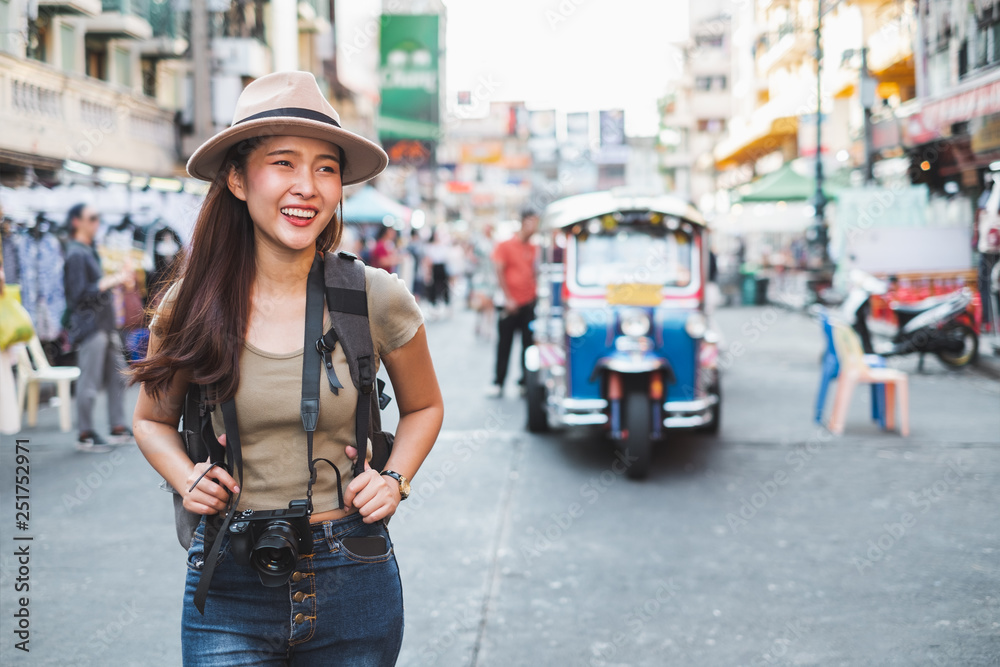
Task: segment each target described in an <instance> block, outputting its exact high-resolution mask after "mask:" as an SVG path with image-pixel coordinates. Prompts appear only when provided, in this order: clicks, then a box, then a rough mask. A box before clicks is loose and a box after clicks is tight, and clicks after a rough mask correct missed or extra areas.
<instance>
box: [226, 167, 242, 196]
mask: <svg viewBox="0 0 1000 667" xmlns="http://www.w3.org/2000/svg"><path fill="white" fill-rule="evenodd" d="M226 184H227V185H228V186H229V191H230V192H232V193H233V196H234V197H236V198H237V199H239V200H242V201H246V200H247V193H246V189H245V187H244V185H243V176H242V175H241V174H240V173H239V172H238V171H237V170H236V169H230V170H229V176H227V177H226Z"/></svg>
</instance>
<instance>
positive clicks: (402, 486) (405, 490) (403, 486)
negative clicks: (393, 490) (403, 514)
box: [399, 475, 410, 498]
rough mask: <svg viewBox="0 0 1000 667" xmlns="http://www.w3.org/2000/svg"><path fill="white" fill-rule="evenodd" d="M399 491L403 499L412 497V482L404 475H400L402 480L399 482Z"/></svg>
mask: <svg viewBox="0 0 1000 667" xmlns="http://www.w3.org/2000/svg"><path fill="white" fill-rule="evenodd" d="M399 491H400V493H401V494H402V496H403V498H406V497H407V496H409V495H410V482H409V480H407V479H406V478H405V477H403V476H402V475H400V480H399Z"/></svg>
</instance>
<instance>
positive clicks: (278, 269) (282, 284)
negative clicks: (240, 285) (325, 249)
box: [255, 246, 316, 295]
mask: <svg viewBox="0 0 1000 667" xmlns="http://www.w3.org/2000/svg"><path fill="white" fill-rule="evenodd" d="M315 254H316V251H315V250H314V249H312V248H310V249H307V250H303V251H298V252H289V253H275V252H269V251H268V250H267V249H265V248H262V247H261V246H258V247H257V278H256V284H255V288H256V289H257V290H259V291H262V292H265V293H269V294H285V295H292V294H299V293H302V292H304V291H305V289H306V284H307V282H308V278H309V269H310V268H311V267H312V263H313V258H314V257H315Z"/></svg>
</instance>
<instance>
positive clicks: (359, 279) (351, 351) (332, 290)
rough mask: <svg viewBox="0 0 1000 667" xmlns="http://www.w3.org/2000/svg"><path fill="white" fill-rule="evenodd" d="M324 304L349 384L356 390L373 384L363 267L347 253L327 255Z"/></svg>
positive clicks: (373, 361) (373, 369) (371, 347)
mask: <svg viewBox="0 0 1000 667" xmlns="http://www.w3.org/2000/svg"><path fill="white" fill-rule="evenodd" d="M324 264H325V271H326V276H325V278H326V305H327V308H329V309H330V313H331V316H332V320H333V329H334V331H335V332H336V334H337V339H338V340H339V341H340V344H341V345H343V346H344V356H345V357H347V365H348V367H350V369H351V381H352V382H353V383H354V386H355V387H357V388H358V389H359V390H363V389H364V388H365V387H368V388H369V391H370V390H371V387H372V385H373V384H374V382H375V351H374V346H373V344H372V332H371V328H370V327H369V324H368V294H367V291H366V289H365V265H364V264H363V263H362V262H361V260H359V259H358V258H357V257H355V256H354V255H352V254H351V253H349V252H338V253H327V256H326V261H325V262H324Z"/></svg>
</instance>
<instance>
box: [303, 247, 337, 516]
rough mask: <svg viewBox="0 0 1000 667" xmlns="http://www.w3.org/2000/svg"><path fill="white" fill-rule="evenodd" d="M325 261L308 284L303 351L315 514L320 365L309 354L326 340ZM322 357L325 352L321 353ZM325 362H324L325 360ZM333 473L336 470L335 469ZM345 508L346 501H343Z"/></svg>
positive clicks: (315, 266)
mask: <svg viewBox="0 0 1000 667" xmlns="http://www.w3.org/2000/svg"><path fill="white" fill-rule="evenodd" d="M324 291H325V289H324V284H323V259H322V255H319V254H317V255H316V258H315V259H314V260H313V264H312V268H311V269H309V282H308V284H307V286H306V332H305V342H304V344H303V347H302V428H304V429H305V431H306V447H307V456H308V463H309V487H308V489H307V491H306V499H307V500H308V501H309V513H310V514H312V510H313V502H312V493H313V484H314V483H315V482H316V461H315V460H313V433H314V432H315V431H316V425H317V423H318V422H319V383H320V377H319V364H318V363H317V362H316V358H315V357H313V356H312V355H311V354H309V351H310V350H311V349H317V351H318V348H317V347H316V344H317V342H318V341H320V340H322V338H323V297H324ZM320 354H321V355H322V352H320ZM324 361H325V359H324ZM333 468H334V470H336V469H337V467H336V466H333ZM337 490H338V493H339V492H340V471H338V472H337ZM341 504H343V501H341Z"/></svg>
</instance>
